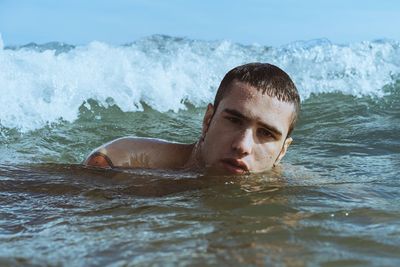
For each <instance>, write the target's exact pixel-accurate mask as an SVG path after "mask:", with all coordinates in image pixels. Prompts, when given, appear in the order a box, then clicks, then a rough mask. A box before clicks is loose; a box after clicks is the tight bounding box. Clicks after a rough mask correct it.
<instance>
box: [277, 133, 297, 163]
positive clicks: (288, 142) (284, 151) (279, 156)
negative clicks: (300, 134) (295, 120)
mask: <svg viewBox="0 0 400 267" xmlns="http://www.w3.org/2000/svg"><path fill="white" fill-rule="evenodd" d="M292 142H293V138H292V137H288V138H286V140H285V143H284V144H283V146H282V149H281V152H280V153H279V155H278V157H277V158H276V160H275V163H274V166H276V165H278V164H279V162H280V161H281V159H282V158H283V157H284V156H285V154H286V151H287V149H288V147H289V146H290V144H291V143H292Z"/></svg>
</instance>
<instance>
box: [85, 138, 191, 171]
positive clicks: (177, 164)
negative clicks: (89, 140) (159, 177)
mask: <svg viewBox="0 0 400 267" xmlns="http://www.w3.org/2000/svg"><path fill="white" fill-rule="evenodd" d="M192 147H193V145H188V144H180V143H171V142H167V141H163V140H159V139H151V138H136V137H123V138H119V139H116V140H114V141H111V142H109V143H107V144H105V145H103V146H101V147H99V148H97V149H96V150H94V151H93V152H92V153H91V154H90V155H89V156H88V158H87V159H86V160H85V161H84V162H83V164H84V165H86V166H91V167H98V168H113V167H123V168H150V169H179V168H181V167H182V166H183V165H184V163H185V162H186V160H187V158H188V155H190V153H191V149H192Z"/></svg>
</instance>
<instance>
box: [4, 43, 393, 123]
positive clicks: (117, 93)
mask: <svg viewBox="0 0 400 267" xmlns="http://www.w3.org/2000/svg"><path fill="white" fill-rule="evenodd" d="M3 47H4V44H3V42H2V39H1V38H0V48H3ZM254 61H262V62H271V63H273V64H276V65H278V66H280V67H282V68H283V69H284V70H286V71H287V72H288V73H289V74H290V75H291V76H292V77H293V79H294V81H295V83H296V84H297V87H298V89H299V91H300V94H301V97H302V99H303V100H304V99H307V98H308V97H309V96H310V95H311V94H313V93H315V94H318V93H324V92H334V91H337V92H342V93H344V94H351V95H355V96H363V95H371V96H378V97H379V96H382V95H383V90H382V88H383V87H384V86H385V85H386V84H390V83H392V82H393V78H392V77H393V76H394V75H397V74H399V73H400V49H399V43H398V42H394V41H388V40H383V41H374V42H361V43H354V44H350V45H335V44H331V43H330V42H329V41H327V40H314V41H309V42H296V43H292V44H289V45H286V46H282V47H278V48H273V47H267V46H260V45H250V46H245V45H241V44H235V43H231V42H228V41H215V42H207V41H198V40H190V39H184V38H175V37H169V36H162V35H156V36H151V37H148V38H144V39H141V40H138V41H136V42H134V43H131V44H126V45H122V46H113V45H110V44H106V43H101V42H92V43H90V44H88V45H85V46H76V47H75V46H71V45H66V44H63V43H57V42H53V43H48V44H44V45H37V44H33V43H32V44H28V45H25V46H21V47H5V49H2V50H0V94H1V95H2V97H1V98H0V105H1V106H2V107H3V111H2V112H1V113H0V124H1V125H2V126H4V127H6V128H18V129H19V130H20V131H29V130H32V129H37V128H40V127H43V126H44V125H46V124H48V123H52V122H56V121H58V120H59V119H60V118H62V119H63V120H67V121H74V120H75V119H76V118H77V117H78V115H79V114H78V113H79V107H80V106H81V105H82V104H84V103H86V106H87V108H89V109H90V105H89V104H87V100H88V99H94V100H96V101H97V102H98V103H100V104H101V105H104V106H108V105H110V104H116V105H118V106H119V108H121V110H122V111H140V110H142V109H143V106H142V103H145V104H146V105H149V106H150V107H152V108H153V109H155V110H158V111H160V112H165V111H168V110H173V111H178V110H180V109H185V107H186V106H185V103H191V104H192V105H194V106H204V105H206V104H207V103H208V102H211V101H212V100H213V97H214V94H215V91H216V88H217V87H218V85H219V82H220V80H221V79H222V77H223V75H224V74H225V73H226V72H227V71H228V70H229V69H231V68H232V67H234V66H237V65H240V64H243V63H246V62H254Z"/></svg>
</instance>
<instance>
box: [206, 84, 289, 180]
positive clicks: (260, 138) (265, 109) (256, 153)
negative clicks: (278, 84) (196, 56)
mask: <svg viewBox="0 0 400 267" xmlns="http://www.w3.org/2000/svg"><path fill="white" fill-rule="evenodd" d="M231 86H232V89H231V92H230V93H229V95H227V96H225V97H224V98H223V99H222V100H221V102H220V103H219V105H218V107H217V108H216V109H215V108H214V107H213V106H212V105H209V106H208V108H207V112H206V115H205V117H204V122H203V138H204V141H202V142H201V144H200V147H201V149H200V150H201V158H202V160H203V161H204V167H205V168H207V169H209V170H213V171H214V172H222V173H231V174H245V173H248V172H262V171H265V170H269V169H271V168H272V167H273V166H274V165H276V164H278V163H279V162H280V160H281V159H282V158H283V156H284V155H285V153H286V151H287V148H288V146H289V145H290V143H291V142H292V138H286V137H287V133H288V130H289V125H290V123H291V119H292V115H293V112H294V105H293V104H292V103H287V102H282V101H279V100H278V99H277V98H275V97H270V96H268V95H266V94H262V92H261V91H258V90H257V89H256V88H253V87H251V86H249V85H247V84H245V83H242V82H234V83H232V85H231Z"/></svg>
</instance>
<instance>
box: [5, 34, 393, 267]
mask: <svg viewBox="0 0 400 267" xmlns="http://www.w3.org/2000/svg"><path fill="white" fill-rule="evenodd" d="M255 61H259V62H269V63H272V64H276V65H278V66H279V67H281V68H282V69H284V70H285V71H287V72H288V74H289V75H290V76H291V77H292V78H293V80H294V82H295V83H296V85H297V87H298V89H299V92H300V95H301V98H302V112H301V116H300V121H299V123H298V125H297V128H296V130H295V131H294V133H293V139H294V143H293V144H292V146H291V147H290V149H289V151H288V154H287V156H286V157H285V158H284V160H283V164H282V166H281V167H280V168H278V169H275V170H273V171H271V172H267V173H264V174H258V175H250V176H245V177H229V176H226V177H224V176H207V175H202V174H198V173H190V172H180V171H162V170H145V169H140V170H118V169H117V170H108V171H96V170H90V169H86V168H83V167H82V166H81V165H80V163H81V162H82V160H84V158H85V157H86V156H87V155H88V153H90V151H91V150H92V149H94V148H96V147H98V146H99V145H101V144H103V143H105V142H108V141H110V140H113V139H115V138H118V137H122V136H128V135H129V136H143V137H156V138H163V139H167V140H171V141H179V142H186V143H190V142H194V141H196V140H197V139H198V138H199V133H200V130H201V121H202V117H203V115H204V111H205V107H206V105H207V103H209V102H212V101H213V97H214V94H215V92H216V89H217V87H218V85H219V82H220V80H221V79H222V77H223V75H224V74H225V73H226V72H227V71H228V70H230V69H231V68H233V67H235V66H237V65H240V64H243V63H247V62H255ZM0 107H1V112H0V265H1V266H15V265H17V266H94V265H97V266H149V265H150V266H165V265H171V266H175V265H178V266H179V265H182V266H188V265H190V266H192V265H198V266H204V265H214V266H227V265H245V266H398V265H399V264H400V193H399V189H400V182H399V179H398V178H399V174H400V136H399V131H400V43H399V42H397V41H393V40H376V41H365V42H360V43H351V44H346V45H340V44H333V43H331V42H329V41H328V40H313V41H307V42H295V43H291V44H288V45H285V46H281V47H270V46H265V45H242V44H237V43H232V42H229V41H200V40H191V39H186V38H176V37H170V36H160V35H155V36H150V37H148V38H144V39H140V40H136V41H134V42H132V43H128V44H124V45H119V46H116V45H110V44H107V43H101V42H92V43H89V44H87V45H71V44H64V43H58V42H54V43H47V44H35V43H30V44H27V45H23V46H13V47H11V46H7V45H5V44H4V42H3V41H2V40H1V39H0Z"/></svg>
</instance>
